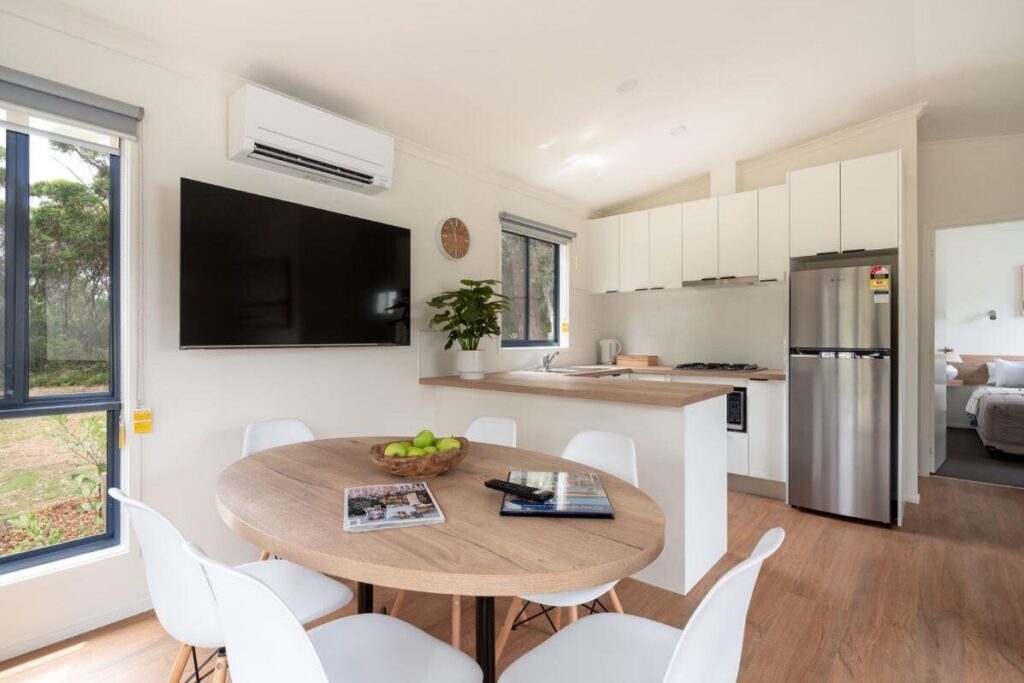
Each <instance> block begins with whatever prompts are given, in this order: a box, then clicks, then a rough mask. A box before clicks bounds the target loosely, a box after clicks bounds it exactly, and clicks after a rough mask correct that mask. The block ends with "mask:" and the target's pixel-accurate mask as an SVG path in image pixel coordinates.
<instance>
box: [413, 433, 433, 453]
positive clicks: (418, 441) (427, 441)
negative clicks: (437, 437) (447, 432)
mask: <svg viewBox="0 0 1024 683" xmlns="http://www.w3.org/2000/svg"><path fill="white" fill-rule="evenodd" d="M412 445H413V446H415V447H416V448H426V447H427V446H433V445H434V432H432V431H430V430H429V429H424V430H423V431H421V432H420V433H419V434H417V435H416V438H415V439H413V440H412Z"/></svg>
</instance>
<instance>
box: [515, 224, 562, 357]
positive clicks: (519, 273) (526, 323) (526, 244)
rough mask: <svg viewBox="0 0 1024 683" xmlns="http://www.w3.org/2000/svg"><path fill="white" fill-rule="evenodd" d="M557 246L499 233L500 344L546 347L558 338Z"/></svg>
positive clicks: (539, 240) (520, 236) (529, 238)
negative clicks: (503, 301) (505, 303)
mask: <svg viewBox="0 0 1024 683" xmlns="http://www.w3.org/2000/svg"><path fill="white" fill-rule="evenodd" d="M559 248H560V247H559V245H557V244H555V243H553V242H547V241H544V240H541V239H537V238H534V237H526V236H524V235H519V234H517V233H513V232H502V236H501V291H502V292H503V293H504V294H506V295H508V297H509V304H510V306H509V310H507V311H505V313H504V314H503V315H502V321H501V339H502V345H503V346H550V345H553V344H557V343H558V341H559V336H558V332H559V318H560V311H559V301H558V296H559V275H560V274H559V268H560V256H561V255H560V253H559Z"/></svg>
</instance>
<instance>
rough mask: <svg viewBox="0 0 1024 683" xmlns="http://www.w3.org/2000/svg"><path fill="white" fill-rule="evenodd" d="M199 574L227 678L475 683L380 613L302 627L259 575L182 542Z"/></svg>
mask: <svg viewBox="0 0 1024 683" xmlns="http://www.w3.org/2000/svg"><path fill="white" fill-rule="evenodd" d="M182 552H183V553H185V554H186V555H188V556H189V557H191V559H192V566H193V568H194V570H195V571H200V570H201V571H202V572H204V573H205V575H206V578H207V580H208V581H209V586H210V589H212V591H213V598H214V601H215V602H216V605H217V613H218V614H219V615H220V620H221V623H223V624H224V636H225V639H226V641H227V650H228V652H230V653H231V680H232V683H277V682H278V681H302V683H339V682H341V681H345V682H346V683H347V682H349V681H420V682H422V683H435V682H436V683H480V681H481V680H482V679H483V672H482V671H481V670H480V667H479V666H478V665H477V663H476V662H475V661H473V659H471V658H470V657H468V656H467V655H466V654H465V653H463V652H460V651H459V650H456V649H455V648H453V647H449V646H448V645H446V644H445V643H443V642H441V641H440V640H437V639H436V638H434V637H433V636H430V635H427V634H426V633H424V632H423V631H421V630H420V629H418V628H416V627H414V626H412V625H410V624H407V623H405V622H404V621H401V620H399V619H395V618H393V617H388V616H385V615H383V614H357V615H354V616H350V617H342V618H341V619H336V620H334V621H331V622H329V623H327V624H324V625H322V626H317V627H316V628H314V629H312V630H310V631H306V630H304V629H303V628H302V624H301V622H300V620H299V619H297V618H296V615H295V613H294V612H293V610H292V609H291V607H290V606H289V605H288V604H287V603H286V602H285V601H283V600H282V599H281V597H280V595H279V593H278V592H277V591H276V590H275V589H274V588H273V587H271V586H270V585H269V584H267V583H265V582H264V581H262V580H261V579H260V578H259V577H256V576H253V575H251V574H248V573H246V572H244V571H239V570H238V569H236V568H233V567H229V566H227V565H225V564H221V563H220V562H217V561H216V560H212V559H210V558H209V557H207V556H206V555H205V554H204V553H203V551H202V550H200V549H199V547H198V546H196V545H195V544H194V543H188V542H184V543H183V544H182Z"/></svg>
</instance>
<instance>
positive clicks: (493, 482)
mask: <svg viewBox="0 0 1024 683" xmlns="http://www.w3.org/2000/svg"><path fill="white" fill-rule="evenodd" d="M484 486H486V487H487V488H489V489H494V490H496V491H503V492H505V493H507V494H509V495H510V496H515V497H516V498H525V499H526V500H532V501H534V502H537V503H546V502H548V501H549V500H551V499H552V498H553V497H554V496H555V492H554V491H548V490H547V489H535V488H533V487H532V486H523V485H522V484H513V483H512V482H510V481H505V480H503V479H488V480H487V481H485V482H484Z"/></svg>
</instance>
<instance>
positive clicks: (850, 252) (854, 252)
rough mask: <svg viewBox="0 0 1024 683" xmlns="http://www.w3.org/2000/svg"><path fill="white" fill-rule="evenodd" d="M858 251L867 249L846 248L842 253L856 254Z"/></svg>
mask: <svg viewBox="0 0 1024 683" xmlns="http://www.w3.org/2000/svg"><path fill="white" fill-rule="evenodd" d="M858 251H867V249H847V250H846V251H844V252H843V253H844V254H856V253H857V252H858Z"/></svg>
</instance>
